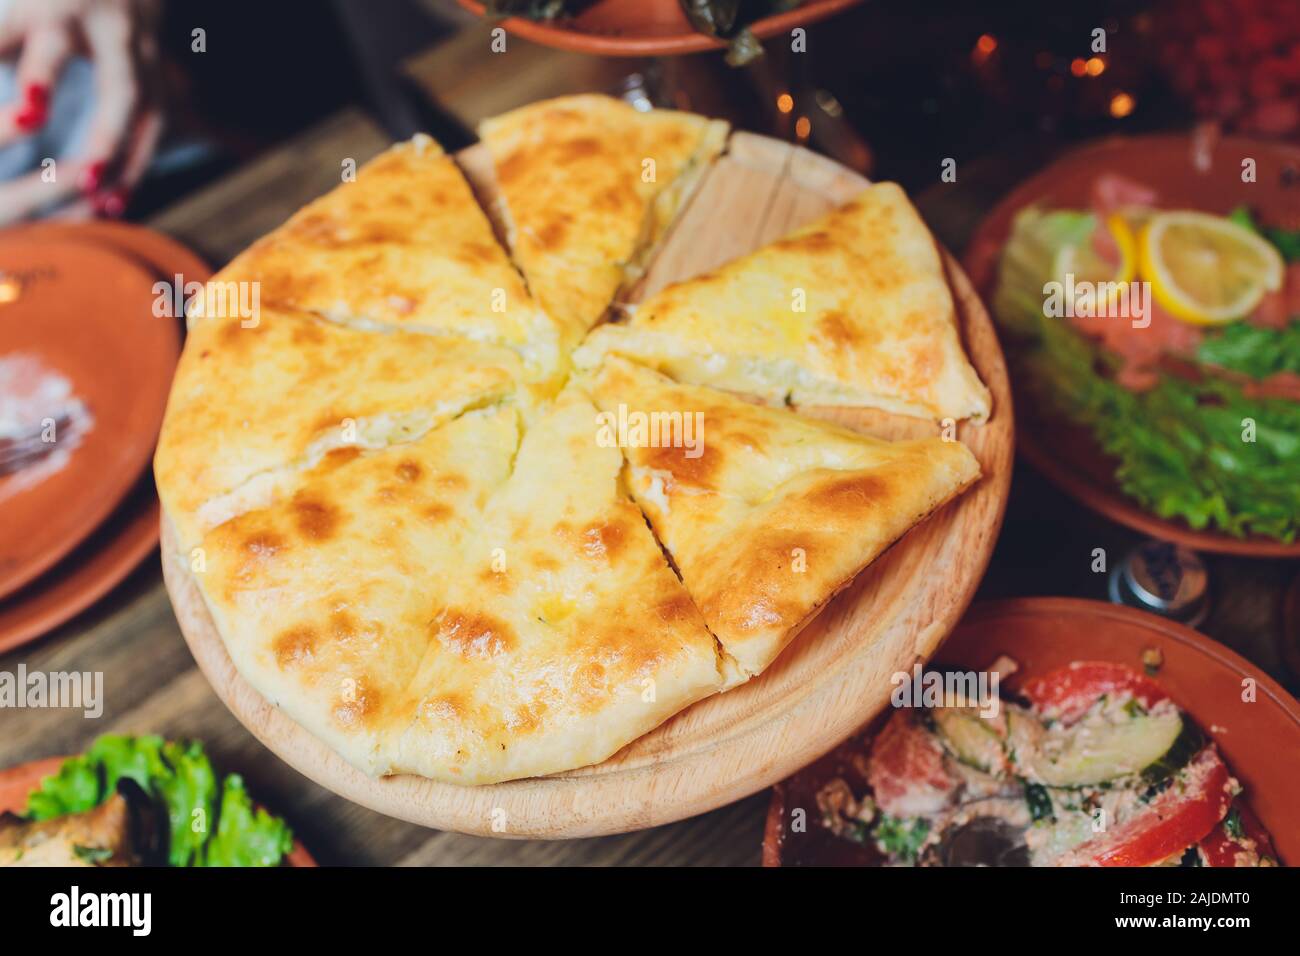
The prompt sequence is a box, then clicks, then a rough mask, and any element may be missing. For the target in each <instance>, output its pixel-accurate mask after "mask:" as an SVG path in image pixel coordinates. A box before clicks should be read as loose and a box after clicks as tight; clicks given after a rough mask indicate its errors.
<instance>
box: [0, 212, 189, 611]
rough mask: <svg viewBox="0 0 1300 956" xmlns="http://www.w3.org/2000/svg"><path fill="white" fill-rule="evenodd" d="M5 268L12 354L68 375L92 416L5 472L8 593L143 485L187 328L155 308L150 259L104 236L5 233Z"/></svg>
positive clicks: (3, 553) (1, 261)
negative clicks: (29, 461)
mask: <svg viewBox="0 0 1300 956" xmlns="http://www.w3.org/2000/svg"><path fill="white" fill-rule="evenodd" d="M0 273H3V275H4V277H5V279H4V283H5V284H4V289H3V292H4V296H3V298H4V299H5V300H6V301H4V303H3V304H2V305H0V355H4V356H5V357H6V358H7V359H8V360H10V361H20V362H31V363H33V365H34V366H36V367H39V368H41V369H43V370H48V372H49V373H50V374H54V375H58V376H61V377H62V378H63V380H64V381H66V382H68V383H70V387H71V392H72V395H74V396H75V397H76V399H78V400H79V401H80V402H81V403H83V405H84V407H85V408H86V409H88V412H89V419H90V424H88V425H86V426H84V427H83V428H82V429H81V430H79V431H73V430H72V429H71V426H56V431H55V433H54V434H55V435H56V436H57V440H56V441H54V442H53V445H54V447H55V449H56V450H55V451H54V452H52V453H51V454H49V455H47V456H46V457H45V458H44V459H42V460H41V461H39V462H38V463H36V464H33V465H30V466H28V467H27V468H24V469H22V470H20V471H18V472H16V473H14V474H11V475H8V476H6V477H4V478H0V515H2V516H3V520H2V521H0V596H4V595H8V594H12V593H13V592H14V591H15V590H17V589H18V588H19V587H21V586H22V585H24V584H26V583H27V582H29V581H31V580H32V579H33V578H35V577H36V576H37V575H39V574H41V573H42V572H43V571H45V570H46V569H48V568H49V567H50V566H52V565H53V564H54V563H55V562H56V561H58V560H59V559H60V558H61V557H63V556H64V555H65V554H67V553H68V552H69V551H70V550H72V548H73V547H75V546H76V544H77V542H78V541H80V540H81V539H82V538H84V537H85V536H86V535H87V534H88V533H89V532H90V531H91V530H92V529H94V528H95V527H96V526H97V525H98V524H100V523H101V522H102V521H103V520H104V518H105V517H107V515H108V513H109V512H110V511H111V510H112V509H113V508H114V507H115V506H116V505H117V503H118V502H119V501H120V500H121V499H122V497H123V495H125V494H126V492H127V489H129V488H130V487H131V485H132V484H134V483H135V480H136V478H137V477H138V476H139V474H140V472H141V471H142V470H143V469H144V466H145V464H146V463H147V462H148V460H149V454H150V452H151V451H152V449H153V445H154V439H155V437H156V436H157V433H158V426H159V424H160V423H161V419H162V410H163V407H164V405H165V403H166V400H167V386H168V384H169V381H170V378H171V372H172V368H173V367H174V365H175V363H176V357H177V355H178V354H179V349H180V334H179V330H178V327H177V323H176V322H175V320H173V319H169V318H162V319H159V318H156V317H155V316H154V315H153V314H152V311H151V305H152V300H153V291H152V290H153V284H154V282H155V276H154V275H153V274H152V273H151V272H150V271H149V269H148V267H147V266H146V265H145V264H144V263H143V262H142V261H140V260H137V259H134V258H130V257H127V256H126V255H125V254H123V253H121V252H119V251H116V250H114V249H112V248H111V247H109V246H106V245H104V244H101V243H94V242H81V241H77V240H73V239H63V238H56V237H54V236H49V237H47V238H40V239H37V240H33V239H31V238H29V237H27V236H24V235H22V234H19V235H10V236H4V237H0ZM60 407H61V405H60V404H59V403H58V402H57V401H55V402H51V403H50V404H48V405H47V406H45V408H42V409H33V411H32V414H33V415H39V416H40V417H38V418H34V419H33V424H36V423H38V422H39V421H40V418H46V419H47V420H54V419H55V418H56V417H58V415H59V414H60V413H59V411H58V410H59V409H60ZM69 447H70V449H71V450H70V451H68V450H66V449H68V448H69ZM56 462H59V463H61V466H60V467H58V468H57V470H53V471H51V470H50V469H49V468H48V467H47V465H53V464H55V463H56Z"/></svg>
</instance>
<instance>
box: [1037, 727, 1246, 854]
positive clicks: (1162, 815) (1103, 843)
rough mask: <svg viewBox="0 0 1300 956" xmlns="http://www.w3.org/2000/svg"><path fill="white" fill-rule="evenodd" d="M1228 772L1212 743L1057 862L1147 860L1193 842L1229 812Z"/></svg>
mask: <svg viewBox="0 0 1300 956" xmlns="http://www.w3.org/2000/svg"><path fill="white" fill-rule="evenodd" d="M1233 789H1234V787H1233V786H1232V777H1231V776H1230V775H1229V774H1228V767H1227V765H1226V764H1225V763H1224V762H1223V760H1222V758H1220V757H1219V754H1218V751H1217V750H1215V749H1214V747H1212V746H1211V747H1206V748H1205V749H1204V750H1202V751H1201V752H1200V753H1199V754H1197V755H1196V756H1195V757H1193V758H1192V760H1191V762H1189V763H1188V765H1187V767H1186V768H1185V769H1184V771H1183V772H1181V773H1180V774H1179V775H1178V777H1177V778H1175V780H1174V783H1173V784H1172V785H1171V786H1170V787H1169V788H1168V789H1166V790H1165V791H1164V792H1163V793H1160V794H1158V795H1157V796H1156V797H1154V798H1153V799H1152V800H1151V802H1150V803H1148V804H1146V806H1144V807H1143V808H1142V809H1141V810H1140V811H1138V812H1137V813H1136V814H1135V815H1134V816H1132V817H1130V818H1129V819H1127V820H1125V821H1124V822H1123V823H1121V824H1119V825H1117V826H1113V827H1111V828H1110V829H1109V830H1108V831H1106V832H1105V833H1102V834H1101V835H1099V836H1097V837H1095V838H1094V839H1092V840H1088V841H1087V842H1086V843H1081V844H1080V845H1079V846H1076V847H1075V848H1074V849H1072V850H1070V851H1069V852H1068V853H1066V854H1065V855H1064V856H1062V857H1061V858H1060V859H1059V860H1058V861H1057V865H1058V866H1150V865H1151V864H1153V863H1159V862H1160V861H1161V860H1165V859H1167V858H1168V857H1170V856H1172V855H1173V854H1175V853H1178V852H1180V851H1182V850H1185V849H1187V848H1188V847H1189V846H1195V845H1196V844H1198V843H1200V841H1201V840H1202V839H1203V838H1204V837H1206V836H1207V835H1208V834H1209V833H1210V831H1211V830H1213V829H1214V828H1215V826H1216V824H1218V823H1219V821H1220V820H1222V819H1223V818H1224V817H1225V816H1226V815H1227V813H1228V808H1229V807H1230V806H1232V801H1233V796H1234V794H1233Z"/></svg>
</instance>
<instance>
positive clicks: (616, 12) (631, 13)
mask: <svg viewBox="0 0 1300 956" xmlns="http://www.w3.org/2000/svg"><path fill="white" fill-rule="evenodd" d="M458 2H459V3H460V5H461V6H462V7H464V8H465V9H466V10H469V11H470V12H471V13H476V14H478V15H479V16H482V15H483V14H484V12H485V7H484V5H483V4H482V3H479V2H477V0H458ZM861 2H862V0H807V2H805V3H802V4H800V5H799V6H798V7H796V8H795V9H793V10H787V11H786V12H785V13H778V14H776V15H775V16H771V17H765V18H763V19H762V20H759V21H757V22H756V23H754V25H753V26H751V27H750V30H751V32H753V34H754V35H755V36H756V37H758V38H759V39H760V40H762V39H765V38H767V37H771V36H775V35H776V34H778V33H784V32H786V31H788V30H792V29H794V28H795V27H798V26H806V25H807V24H810V23H815V22H817V21H818V20H823V19H825V18H826V17H829V16H830V15H831V14H833V13H838V12H839V11H841V10H846V9H848V8H849V7H852V6H856V5H857V4H859V3H861ZM501 25H502V26H504V27H505V28H506V29H507V30H509V31H510V32H511V33H515V34H518V35H519V36H521V37H524V38H525V39H528V40H532V41H533V42H535V43H541V44H544V45H546V46H552V47H557V48H559V49H561V50H573V51H575V52H577V53H595V54H597V55H600V56H664V55H666V54H679V53H701V52H703V51H705V50H721V49H724V48H725V47H726V44H725V43H719V42H718V41H716V40H714V39H713V38H712V37H709V36H706V35H705V34H703V33H700V32H699V31H697V30H696V29H695V28H694V27H692V26H691V24H690V21H689V20H687V19H686V14H684V13H683V12H682V8H681V5H680V4H679V3H678V2H677V0H597V2H595V3H590V4H587V5H586V6H585V7H584V8H583V10H582V11H581V12H580V13H578V14H577V15H576V16H573V17H565V18H562V19H557V20H552V21H549V22H547V21H538V20H529V19H526V18H524V17H509V18H507V19H505V20H502V21H501Z"/></svg>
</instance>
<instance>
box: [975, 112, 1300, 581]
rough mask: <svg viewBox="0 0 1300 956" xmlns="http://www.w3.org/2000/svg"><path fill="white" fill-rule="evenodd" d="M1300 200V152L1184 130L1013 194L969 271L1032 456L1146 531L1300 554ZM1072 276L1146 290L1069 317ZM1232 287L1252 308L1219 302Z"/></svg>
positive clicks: (1083, 158) (1083, 154)
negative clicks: (1008, 372) (1065, 308)
mask: <svg viewBox="0 0 1300 956" xmlns="http://www.w3.org/2000/svg"><path fill="white" fill-rule="evenodd" d="M1298 194H1300V149H1297V148H1295V147H1293V146H1286V145H1283V144H1277V143H1268V142H1262V141H1256V140H1250V139H1244V138H1234V137H1225V138H1222V139H1218V140H1217V141H1208V140H1204V141H1203V140H1201V139H1199V138H1198V137H1195V136H1192V135H1184V134H1171V135H1155V136H1144V137H1136V138H1124V139H1113V140H1106V141H1102V142H1098V143H1095V144H1092V145H1089V146H1085V147H1083V148H1081V149H1079V150H1077V151H1074V152H1071V153H1069V154H1068V155H1066V156H1065V157H1063V158H1062V159H1060V160H1058V161H1057V162H1055V163H1053V164H1052V165H1051V166H1049V167H1048V168H1047V169H1045V170H1043V171H1042V172H1041V173H1039V174H1038V175H1036V176H1034V177H1033V178H1032V179H1030V180H1029V181H1027V182H1026V183H1024V184H1023V185H1021V186H1020V187H1019V188H1017V189H1016V190H1014V191H1013V192H1012V193H1011V194H1010V195H1008V196H1007V197H1006V198H1005V199H1004V200H1002V202H1000V203H999V204H998V205H997V206H996V207H995V208H994V210H993V211H992V213H991V214H990V215H989V216H988V217H987V218H986V219H985V220H984V221H983V222H982V223H981V224H980V226H979V228H978V229H977V230H976V233H975V235H974V237H973V238H972V241H971V243H970V246H969V248H968V251H967V255H966V259H965V264H966V268H967V271H968V273H969V274H970V276H971V279H972V282H974V283H975V285H976V288H978V289H979V291H980V292H981V294H982V295H983V296H984V298H985V300H986V301H988V302H989V303H990V305H991V306H992V308H991V311H992V312H993V313H994V318H995V320H996V321H997V322H998V325H999V332H1000V333H1001V335H1002V338H1003V340H1004V343H1005V344H1006V346H1007V349H1008V361H1009V364H1010V365H1011V366H1012V369H1013V376H1012V383H1013V389H1014V391H1015V393H1016V395H1017V405H1018V407H1019V409H1020V410H1021V414H1020V415H1019V416H1018V419H1019V421H1018V434H1017V440H1018V444H1019V447H1020V449H1021V450H1022V451H1023V453H1024V456H1025V458H1026V459H1028V460H1029V461H1030V462H1031V463H1032V464H1033V465H1034V466H1035V467H1037V468H1038V469H1039V470H1041V471H1042V472H1043V473H1044V474H1045V475H1047V477H1048V478H1049V479H1050V480H1052V481H1053V482H1054V483H1056V484H1057V485H1058V486H1060V487H1061V488H1062V489H1063V490H1064V491H1065V492H1066V493H1068V494H1070V495H1072V496H1073V497H1075V498H1077V499H1078V500H1079V501H1081V502H1082V503H1083V504H1084V505H1086V506H1087V507H1089V508H1091V509H1093V510H1095V511H1097V512H1099V513H1101V514H1103V515H1105V516H1106V517H1108V518H1110V519H1111V520H1114V521H1117V522H1119V523H1121V524H1124V525H1127V526H1128V527H1131V528H1134V529H1136V530H1138V531H1141V532H1144V533H1146V534H1149V535H1152V536H1155V537H1158V538H1162V539H1164V540H1168V541H1174V542H1177V543H1179V544H1183V545H1186V546H1188V547H1191V548H1194V549H1198V550H1202V551H1210V552H1218V553H1226V554H1238V555H1247V556H1256V557H1294V556H1297V555H1300V540H1298V538H1297V535H1298V534H1300V442H1297V440H1296V439H1295V435H1296V434H1297V426H1300V376H1297V371H1300V266H1297V265H1296V264H1295V261H1296V259H1297V258H1300V242H1297V240H1298V239H1300V233H1298V232H1296V229H1297V227H1300V218H1298V217H1297V216H1296V214H1295V212H1294V210H1296V209H1300V205H1298V204H1297V197H1298ZM1287 210H1292V212H1290V213H1289V214H1288V213H1287ZM1189 223H1190V225H1189ZM1116 229H1118V233H1117V232H1116ZM1153 237H1154V241H1153ZM1162 237H1163V245H1162V244H1161V242H1162ZM1107 247H1109V248H1107ZM1264 247H1267V248H1264ZM1261 248H1263V249H1264V251H1263V252H1262V253H1260V252H1259V250H1260V249H1261ZM1225 249H1228V250H1229V252H1227V253H1224V250H1225ZM1099 250H1100V251H1099ZM1221 253H1222V255H1220V254H1221ZM1253 256H1258V258H1256V259H1252V258H1251V257H1253ZM1243 262H1244V263H1245V264H1244V265H1243ZM1169 263H1172V265H1171V264H1169ZM1257 265H1258V266H1259V267H1260V269H1259V272H1258V273H1257V274H1256V273H1254V272H1252V271H1251V269H1252V268H1253V267H1254V266H1257ZM1239 267H1240V268H1239ZM1063 271H1069V272H1071V274H1072V276H1073V274H1074V273H1078V276H1077V278H1080V279H1084V278H1085V277H1087V276H1092V277H1094V278H1099V279H1101V280H1105V281H1112V280H1113V281H1114V282H1115V283H1116V288H1121V289H1123V291H1124V292H1125V293H1127V292H1128V291H1129V290H1130V289H1131V290H1132V293H1133V296H1134V297H1135V298H1133V302H1132V303H1125V302H1124V301H1123V300H1122V299H1121V300H1118V301H1116V300H1114V299H1106V298H1105V297H1103V298H1101V299H1097V300H1096V301H1097V302H1098V303H1101V302H1103V301H1104V302H1107V303H1108V304H1109V305H1110V306H1111V312H1112V313H1117V312H1118V313H1122V314H1119V315H1115V314H1112V315H1110V316H1106V315H1097V316H1093V317H1088V318H1087V319H1086V320H1080V319H1079V318H1078V317H1076V316H1069V317H1065V316H1062V317H1056V316H1054V315H1052V314H1050V313H1052V312H1053V311H1054V310H1053V309H1052V308H1051V302H1050V296H1049V291H1054V290H1057V289H1063V290H1065V292H1066V293H1067V294H1068V293H1069V291H1070V289H1071V283H1065V282H1063V281H1061V280H1062V278H1063V277H1062V275H1060V273H1062V272H1063ZM1171 276H1172V278H1171ZM1072 281H1073V279H1072ZM1051 283H1055V284H1056V285H1053V286H1051V287H1050V290H1049V284H1051ZM1179 283H1182V285H1180V284H1179ZM1234 283H1237V285H1234ZM1079 284H1080V285H1086V284H1087V283H1086V282H1082V283H1079ZM1189 289H1190V292H1188V291H1187V290H1189ZM1229 289H1235V290H1239V291H1242V290H1244V294H1245V298H1242V299H1240V300H1239V301H1237V302H1236V303H1234V302H1233V301H1232V300H1231V298H1230V297H1228V299H1227V301H1216V300H1215V296H1216V295H1217V296H1218V297H1219V300H1223V299H1224V297H1225V296H1227V294H1228V293H1227V291H1225V290H1229ZM1198 294H1199V295H1201V296H1203V297H1204V298H1206V299H1208V301H1204V302H1199V303H1198V302H1197V301H1194V297H1195V296H1196V295H1198ZM1189 299H1191V300H1193V301H1191V303H1190V305H1189V304H1188V300H1189ZM1143 302H1145V303H1146V308H1145V311H1144V310H1143V308H1142V305H1141V303H1143ZM1058 304H1059V303H1058ZM1129 305H1132V306H1133V309H1132V311H1131V312H1124V309H1125V308H1127V307H1128V306H1129ZM1171 306H1172V308H1170V307H1171ZM1225 310H1226V311H1225ZM1096 311H1097V312H1098V313H1102V312H1104V311H1105V310H1104V309H1102V308H1100V307H1098V308H1097V309H1096ZM1235 313H1245V314H1244V315H1243V314H1235Z"/></svg>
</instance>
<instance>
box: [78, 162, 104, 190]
mask: <svg viewBox="0 0 1300 956" xmlns="http://www.w3.org/2000/svg"><path fill="white" fill-rule="evenodd" d="M107 169H108V162H107V160H103V159H101V160H100V161H99V162H97V163H91V164H90V165H89V166H87V167H86V168H85V169H83V170H82V171H81V175H80V176H79V177H78V178H77V188H78V189H80V190H81V193H82V195H83V196H93V195H94V194H95V193H97V192H99V186H100V184H101V183H102V182H103V181H104V172H105V171H106V170H107Z"/></svg>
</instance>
